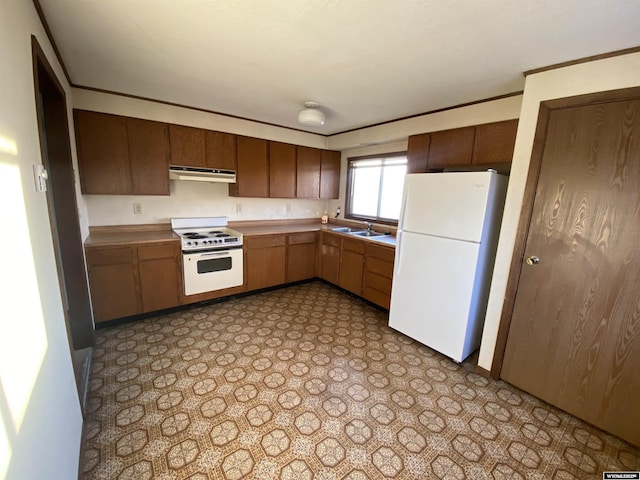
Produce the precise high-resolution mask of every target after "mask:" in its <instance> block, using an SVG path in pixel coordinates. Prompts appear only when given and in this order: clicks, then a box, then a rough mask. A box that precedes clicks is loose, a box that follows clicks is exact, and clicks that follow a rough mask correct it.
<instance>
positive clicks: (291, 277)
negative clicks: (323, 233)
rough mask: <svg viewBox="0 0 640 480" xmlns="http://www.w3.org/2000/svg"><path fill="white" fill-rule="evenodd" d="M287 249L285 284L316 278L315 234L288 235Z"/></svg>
mask: <svg viewBox="0 0 640 480" xmlns="http://www.w3.org/2000/svg"><path fill="white" fill-rule="evenodd" d="M287 242H288V247H287V282H297V281H298V280H306V279H308V278H313V277H315V276H316V243H317V235H316V232H301V233H292V234H289V236H288V239H287Z"/></svg>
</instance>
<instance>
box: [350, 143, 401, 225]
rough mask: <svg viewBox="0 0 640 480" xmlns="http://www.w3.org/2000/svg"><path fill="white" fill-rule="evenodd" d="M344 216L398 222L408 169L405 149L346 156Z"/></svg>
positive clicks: (382, 221) (381, 221)
mask: <svg viewBox="0 0 640 480" xmlns="http://www.w3.org/2000/svg"><path fill="white" fill-rule="evenodd" d="M347 170H348V172H347V175H348V177H347V192H348V194H347V206H346V210H347V211H346V214H345V217H346V218H352V219H356V220H372V221H376V222H380V223H391V224H397V223H398V219H399V218H400V206H401V203H402V187H403V185H404V175H405V173H406V172H407V155H406V153H405V152H400V153H389V154H385V155H375V156H367V157H353V158H350V159H349V162H348V169H347Z"/></svg>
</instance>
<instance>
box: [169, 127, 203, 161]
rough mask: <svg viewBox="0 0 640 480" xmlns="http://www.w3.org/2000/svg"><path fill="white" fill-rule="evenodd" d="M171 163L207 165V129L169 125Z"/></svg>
mask: <svg viewBox="0 0 640 480" xmlns="http://www.w3.org/2000/svg"><path fill="white" fill-rule="evenodd" d="M169 140H170V143H171V165H182V166H185V167H203V168H204V167H206V166H207V165H206V155H205V150H206V149H205V130H202V129H201V128H193V127H185V126H182V125H169Z"/></svg>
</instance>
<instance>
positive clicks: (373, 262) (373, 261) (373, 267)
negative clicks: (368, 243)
mask: <svg viewBox="0 0 640 480" xmlns="http://www.w3.org/2000/svg"><path fill="white" fill-rule="evenodd" d="M365 270H366V271H367V272H372V273H375V274H377V275H380V276H383V277H386V278H388V279H391V278H393V263H391V262H384V261H382V260H380V259H378V258H371V257H367V260H366V266H365Z"/></svg>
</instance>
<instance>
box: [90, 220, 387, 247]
mask: <svg viewBox="0 0 640 480" xmlns="http://www.w3.org/2000/svg"><path fill="white" fill-rule="evenodd" d="M340 225H350V226H354V225H355V226H357V227H358V228H359V227H361V226H362V225H360V224H352V223H346V222H341V223H340V224H336V223H329V224H327V225H323V224H321V223H320V221H319V220H316V219H309V220H282V221H274V220H265V221H259V220H257V221H251V222H229V226H230V227H231V228H233V229H235V230H238V231H239V232H240V233H242V234H243V235H246V236H249V237H250V236H258V235H277V234H286V233H298V232H320V231H329V232H332V233H334V234H336V235H341V236H344V237H350V238H357V239H361V240H362V241H365V242H373V243H379V244H383V245H388V246H391V247H395V244H396V237H395V235H385V236H381V237H373V238H363V237H357V236H354V235H350V234H348V233H339V232H333V231H332V228H336V227H339V226H340ZM363 229H364V228H363ZM374 230H376V231H386V229H385V228H384V227H374ZM172 241H175V242H177V241H179V237H178V236H177V235H175V234H174V233H173V232H172V231H171V226H170V225H169V224H150V225H115V226H100V227H91V228H90V234H89V236H88V237H87V239H86V240H85V242H84V245H85V247H86V248H94V247H109V246H118V245H126V244H131V243H160V242H172Z"/></svg>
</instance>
